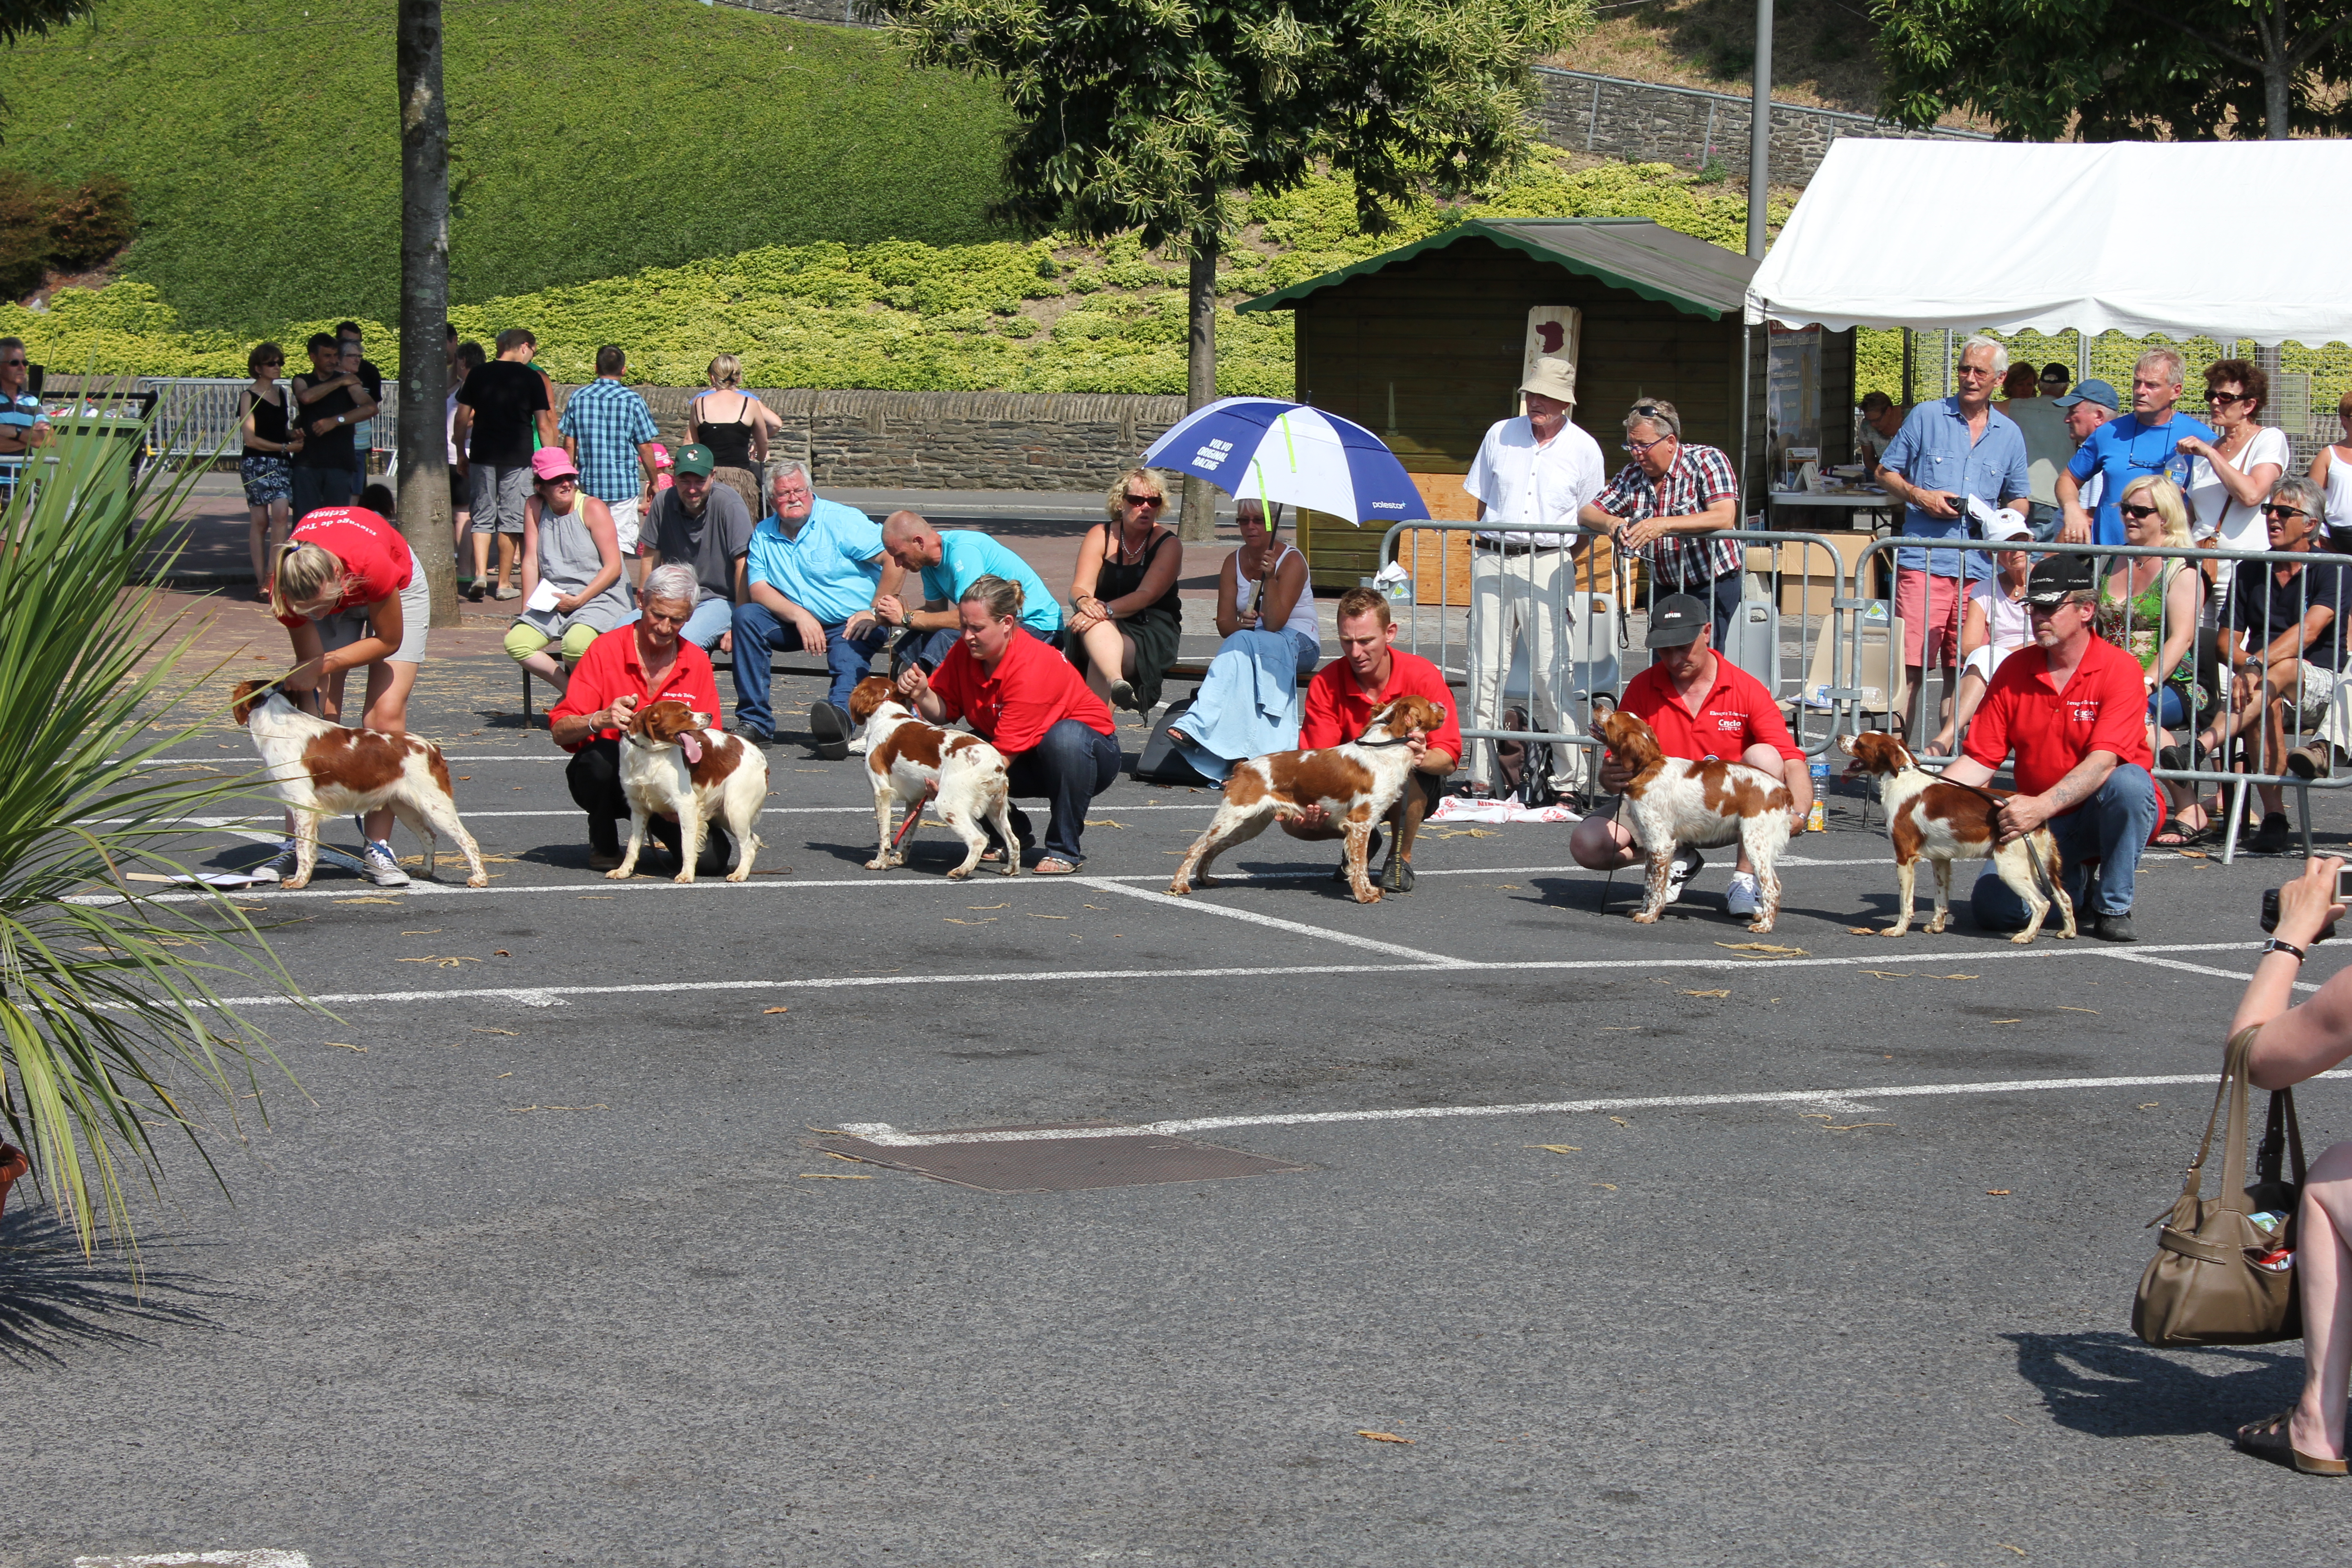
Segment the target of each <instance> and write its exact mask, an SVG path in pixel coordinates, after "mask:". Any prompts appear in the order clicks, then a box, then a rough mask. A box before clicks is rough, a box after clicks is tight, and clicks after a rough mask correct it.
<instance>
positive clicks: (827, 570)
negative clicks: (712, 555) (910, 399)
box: [735, 462, 890, 762]
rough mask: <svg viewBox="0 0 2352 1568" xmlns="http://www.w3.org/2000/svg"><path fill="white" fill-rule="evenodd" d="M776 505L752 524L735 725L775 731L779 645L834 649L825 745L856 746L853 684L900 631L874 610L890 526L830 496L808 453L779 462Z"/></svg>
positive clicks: (739, 620) (829, 652) (829, 750)
mask: <svg viewBox="0 0 2352 1568" xmlns="http://www.w3.org/2000/svg"><path fill="white" fill-rule="evenodd" d="M768 488H769V490H770V491H771V493H772V495H773V496H774V498H775V510H773V511H772V512H770V513H769V514H768V515H767V516H766V517H764V518H761V520H760V525H759V526H758V527H757V528H754V529H753V530H752V531H751V559H750V561H749V563H748V564H747V567H746V572H747V576H748V580H749V585H750V594H749V596H748V597H746V598H745V599H744V601H743V602H742V603H741V604H740V605H736V606H735V647H736V649H737V654H736V659H735V727H736V730H737V731H739V732H740V733H741V734H744V735H748V736H750V737H751V739H752V740H753V741H755V742H758V743H759V744H761V745H763V746H764V745H766V744H768V742H771V741H772V740H774V739H775V729H776V721H775V716H774V715H773V714H772V712H771V711H770V710H769V707H768V689H769V685H770V674H771V672H770V670H769V668H768V654H769V650H770V649H772V648H779V647H799V648H801V649H803V651H805V652H808V653H813V654H820V655H823V656H824V663H825V668H826V669H828V670H829V671H831V672H832V676H833V684H832V685H831V687H829V688H828V689H826V692H825V694H824V699H823V700H820V701H816V702H812V703H810V704H809V731H810V733H811V735H812V736H813V737H814V740H815V742H816V752H817V755H818V756H820V757H823V758H824V760H825V761H827V762H838V761H840V760H841V759H842V758H844V757H845V756H847V755H849V733H850V731H851V730H852V729H853V728H854V726H853V725H852V724H851V722H850V719H849V693H850V691H851V689H854V688H855V687H856V685H857V683H858V682H859V681H860V680H862V679H865V678H866V668H867V667H868V666H869V665H871V664H872V663H873V661H874V656H875V655H876V654H877V653H879V652H881V651H882V647H883V645H884V644H885V643H887V642H888V641H889V640H890V634H889V633H888V632H887V631H886V630H884V629H883V626H882V624H881V622H880V620H879V619H877V616H876V615H875V613H874V601H875V600H876V599H877V597H879V596H880V595H881V591H882V569H883V566H884V564H885V563H887V561H888V559H889V557H888V556H887V555H886V554H885V553H884V552H883V550H882V531H881V530H880V529H878V528H877V527H875V526H874V520H873V519H872V518H870V517H867V516H866V514H865V513H864V512H862V511H859V510H857V509H856V508H855V507H850V506H844V505H843V504H842V503H841V502H839V501H836V500H818V499H817V495H816V492H815V490H814V489H812V488H811V487H810V485H809V472H808V469H807V468H806V467H805V466H803V464H801V463H798V462H793V463H787V464H784V465H782V467H780V468H777V469H776V471H775V474H774V476H773V477H772V480H771V482H770V484H769V487H768Z"/></svg>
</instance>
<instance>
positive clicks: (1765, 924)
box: [1748, 921, 1772, 936]
mask: <svg viewBox="0 0 2352 1568" xmlns="http://www.w3.org/2000/svg"><path fill="white" fill-rule="evenodd" d="M1771 929H1772V922H1771V921H1749V922H1748V930H1749V931H1752V932H1754V933H1755V934H1756V935H1758V936H1762V935H1764V934H1765V933H1766V932H1767V931H1770V930H1771Z"/></svg>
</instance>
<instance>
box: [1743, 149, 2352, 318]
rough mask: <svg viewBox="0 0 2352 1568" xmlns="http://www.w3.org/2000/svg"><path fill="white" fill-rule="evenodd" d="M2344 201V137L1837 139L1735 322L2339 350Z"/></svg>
mask: <svg viewBox="0 0 2352 1568" xmlns="http://www.w3.org/2000/svg"><path fill="white" fill-rule="evenodd" d="M2347 190H2352V142H2341V141H2335V142H2320V141H2303V142H2104V143H2091V142H2063V143H2058V144H2054V145H2051V144H2033V145H2011V144H2008V143H2002V142H1926V141H1922V142H1903V141H1870V140H1862V139H1858V138H1847V139H1843V140H1841V141H1839V142H1836V143H1834V144H1833V145H1832V147H1831V148H1830V151H1829V156H1828V157H1826V158H1825V159H1823V160H1822V165H1821V168H1820V170H1819V171H1818V172H1817V173H1816V174H1814V175H1813V178H1812V182H1811V184H1809V185H1807V186H1806V188H1805V194H1804V195H1803V196H1802V197H1801V198H1800V199H1799V201H1798V203H1797V210H1796V211H1795V212H1794V213H1793V214H1792V215H1790V218H1789V222H1788V224H1787V225H1786V226H1784V227H1783V228H1782V229H1781V231H1780V238H1779V239H1778V240H1776V241H1775V242H1774V243H1773V246H1772V248H1771V250H1770V252H1769V254H1768V255H1767V256H1766V257H1765V258H1764V262H1763V265H1762V266H1760V267H1759V268H1757V269H1756V275H1755V278H1754V280H1753V281H1752V282H1751V283H1750V284H1749V285H1748V321H1749V322H1750V323H1759V322H1762V321H1767V320H1769V321H1777V322H1779V323H1780V324H1781V325H1783V326H1791V327H1803V326H1811V325H1815V324H1818V325H1820V326H1822V327H1824V328H1827V329H1829V330H1830V331H1843V330H1844V329H1845V328H1848V327H1881V328H1885V327H1911V328H1915V329H1920V330H1935V329H1938V328H1946V327H1949V328H1957V329H1960V330H1963V331H1975V330H1978V329H1980V328H1982V329H1990V330H1991V331H2000V332H2008V331H2041V332H2059V331H2068V330H2070V329H2072V330H2076V331H2083V332H2089V333H2095V332H2103V331H2121V332H2125V333H2127V334H2129V335H2130V336H2133V337H2145V336H2147V335H2150V334H2152V333H2161V334H2163V335H2164V336H2166V337H2169V338H2173V339H2176V340H2177V339H2183V338H2189V337H2200V336H2202V337H2213V338H2220V339H2223V340H2225V341H2226V340H2228V339H2231V338H2252V339H2253V340H2254V341H2256V342H2263V343H2277V342H2289V341H2292V342H2300V343H2305V344H2308V345H2312V346H2316V345H2318V344H2321V343H2326V342H2352V273H2347V268H2346V262H2345V258H2346V257H2347V256H2352V209H2347V207H2346V205H2345V204H2344V203H2343V202H2342V201H2341V200H2340V199H2338V197H2339V196H2340V194H2341V193H2342V192H2344V191H2347ZM2276 237H2284V238H2285V240H2286V243H2283V244H2282V243H2279V242H2278V239H2277V238H2276Z"/></svg>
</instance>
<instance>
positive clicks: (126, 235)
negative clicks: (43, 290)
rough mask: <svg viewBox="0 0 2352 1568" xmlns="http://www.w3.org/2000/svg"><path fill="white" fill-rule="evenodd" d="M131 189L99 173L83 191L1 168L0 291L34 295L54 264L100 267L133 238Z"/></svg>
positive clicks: (67, 268) (69, 267)
mask: <svg viewBox="0 0 2352 1568" xmlns="http://www.w3.org/2000/svg"><path fill="white" fill-rule="evenodd" d="M130 243H131V188H130V187H129V186H128V185H126V184H123V183H122V182H121V180H119V179H117V178H115V177H114V176H113V175H111V174H98V175H94V176H92V177H91V178H90V179H89V180H87V181H85V182H83V184H82V185H81V188H80V189H79V190H68V189H67V188H66V187H64V186H62V185H53V184H50V183H49V182H48V181H47V180H44V179H40V178H37V176H35V175H32V174H26V173H24V172H23V171H21V170H17V169H0V295H9V296H15V295H19V294H29V293H31V292H32V291H33V290H34V289H37V288H39V287H40V286H41V283H42V280H43V279H45V278H46V277H47V274H48V272H49V269H50V268H57V269H58V270H60V271H65V272H77V271H80V270H82V269H84V268H91V267H95V266H97V265H98V264H99V263H100V262H101V261H104V260H105V259H106V258H109V257H110V256H112V255H113V254H114V253H115V252H116V251H119V250H121V248H122V247H124V246H126V245H128V244H130Z"/></svg>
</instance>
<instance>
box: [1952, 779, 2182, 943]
mask: <svg viewBox="0 0 2352 1568" xmlns="http://www.w3.org/2000/svg"><path fill="white" fill-rule="evenodd" d="M2159 809H2160V808H2159V806H2158V802H2157V795H2156V782H2155V781H2154V780H2153V779H2151V778H2149V777H2148V774H2147V769H2146V768H2143V767H2139V766H2137V765H2136V764H2133V763H2125V764H2124V765H2123V766H2121V767H2118V768H2117V769H2116V771H2115V772H2114V773H2109V774H2108V775H2107V782H2106V783H2105V784H2101V785H2100V786H2099V788H2098V793H2097V794H2095V795H2092V796H2091V798H2090V799H2088V800H2086V801H2084V803H2083V804H2082V805H2078V806H2076V807H2075V808H2074V810H2072V811H2070V812H2068V813H2067V814H2066V815H2065V816H2053V817H2052V818H2051V819H2050V832H2051V835H2052V836H2053V837H2055V838H2056V839H2057V840H2058V854H2059V857H2060V858H2062V859H2063V860H2064V861H2065V863H2066V869H2065V873H2064V875H2065V880H2066V896H2067V897H2068V898H2070V899H2072V900H2074V912H2075V913H2076V914H2077V915H2082V914H2091V913H2095V914H2103V915H2127V914H2129V913H2131V907H2132V886H2133V883H2134V881H2135V880H2136V879H2137V877H2138V875H2139V852H2140V850H2141V849H2142V848H2144V847H2146V846H2147V836H2148V835H2149V834H2151V833H2153V832H2155V831H2156V819H2157V816H2158V811H2159ZM2094 859H2095V860H2097V861H2098V863H2099V894H2098V897H2097V898H2096V899H2095V900H2093V903H2094V908H2092V909H2089V910H2085V909H2084V907H2083V889H2084V884H2085V883H2086V882H2087V881H2088V880H2089V878H2090V872H2091V868H2090V866H2089V864H2088V862H2090V861H2092V860H2094ZM1969 902H1970V903H1971V904H1972V905H1974V907H1975V910H1976V919H1977V929H1978V930H1979V931H2022V930H2023V929H2024V927H2025V921H2026V909H2025V900H2022V899H2021V898H2019V897H2018V896H2017V895H2016V894H2015V893H2014V892H2012V891H2011V890H2010V887H2009V884H2008V883H2006V882H2003V881H2002V880H2001V879H2000V878H1999V877H1997V876H1995V875H1994V874H1993V869H1992V865H1991V863H1990V861H1988V862H1987V863H1986V865H1985V868H1984V874H1983V875H1981V876H1979V878H1978V879H1977V885H1976V890H1975V892H1974V893H1972V894H1971V895H1970V897H1969Z"/></svg>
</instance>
